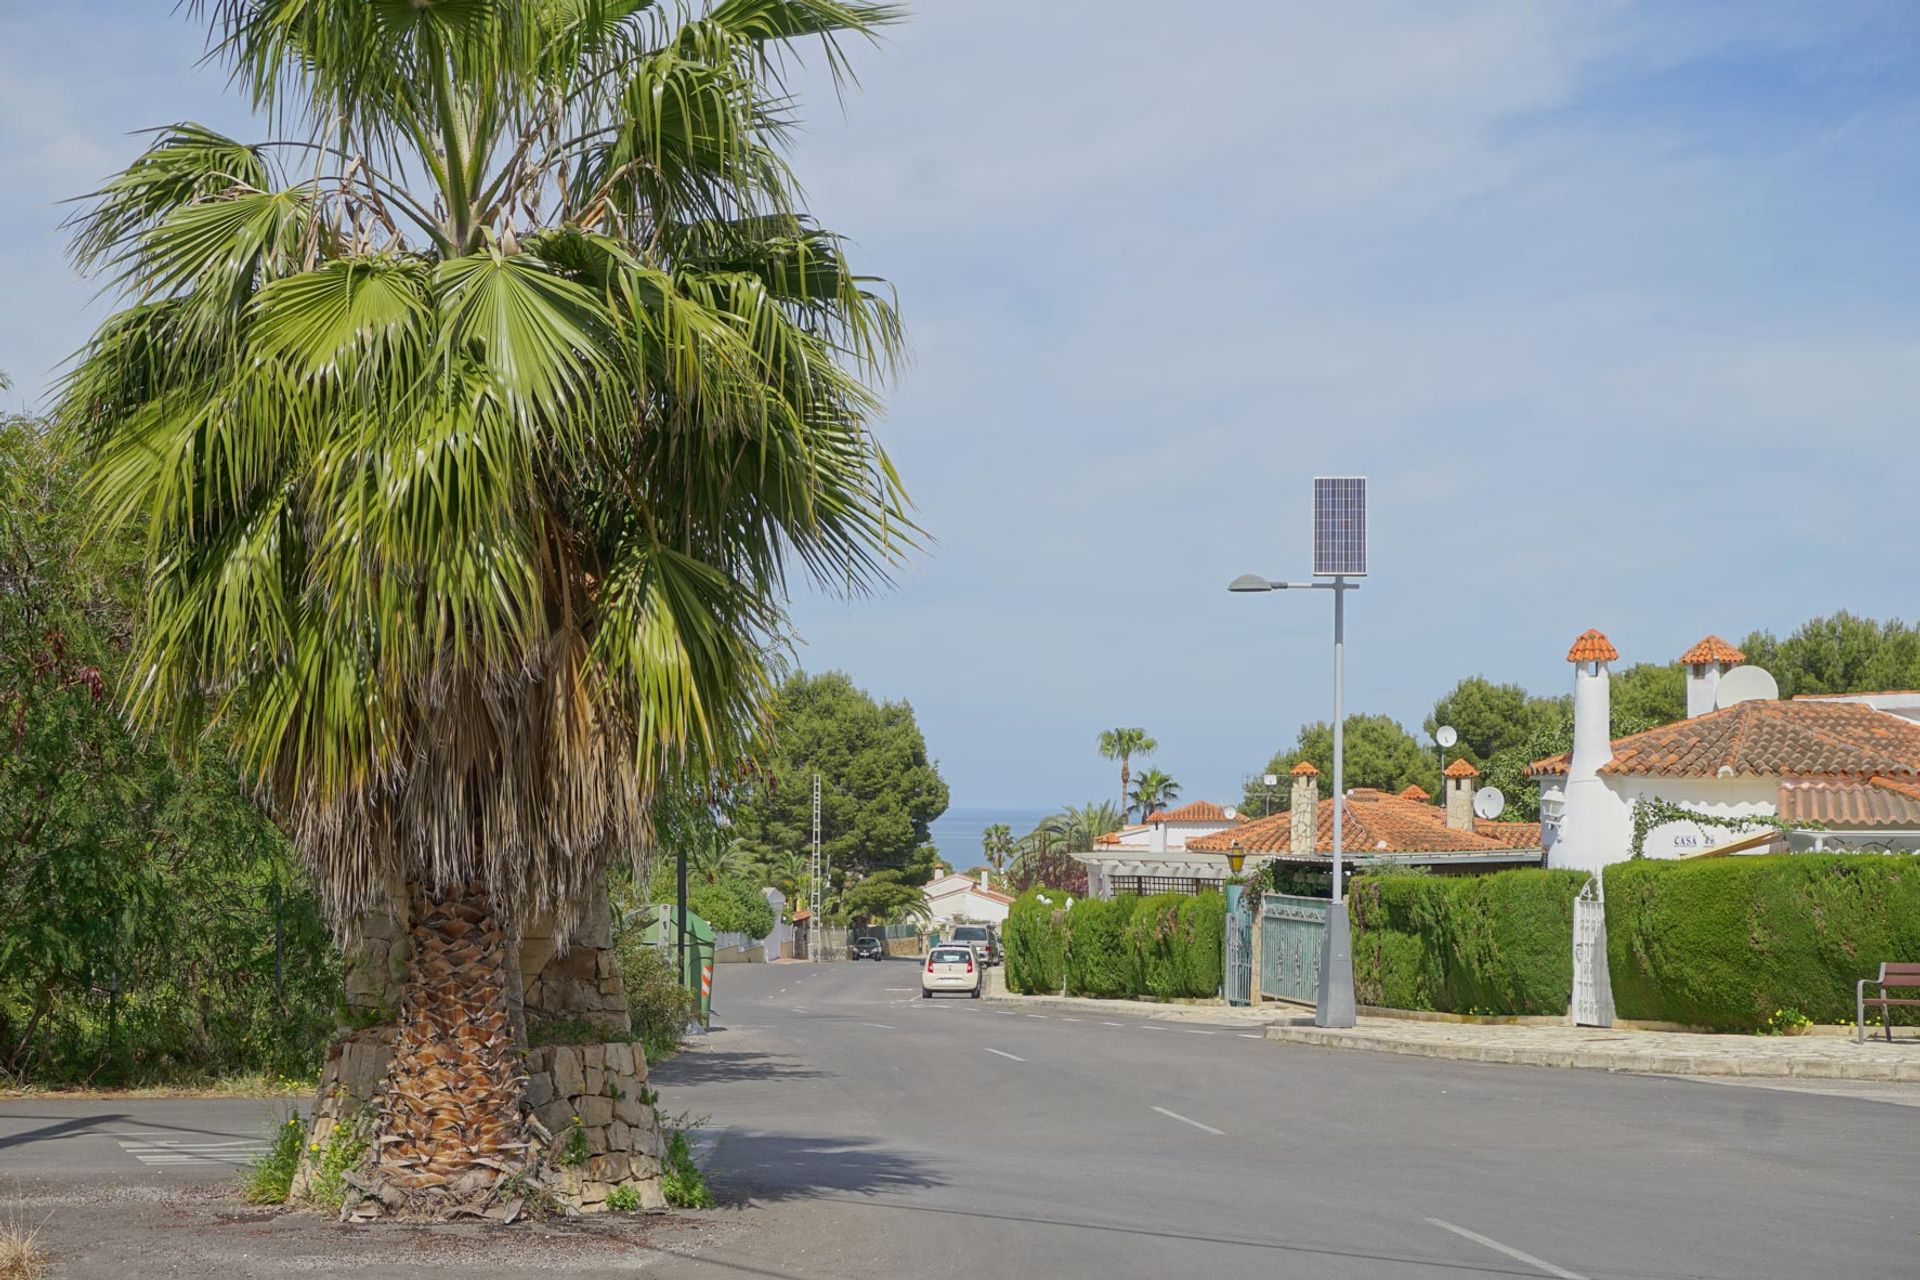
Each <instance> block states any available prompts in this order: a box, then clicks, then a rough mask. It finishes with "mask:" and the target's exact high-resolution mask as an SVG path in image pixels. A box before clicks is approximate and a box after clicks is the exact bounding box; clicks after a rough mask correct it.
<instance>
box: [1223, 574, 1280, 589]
mask: <svg viewBox="0 0 1920 1280" xmlns="http://www.w3.org/2000/svg"><path fill="white" fill-rule="evenodd" d="M1273 587H1274V584H1273V583H1271V582H1269V581H1267V580H1266V579H1265V578H1263V577H1261V576H1260V575H1259V574H1257V573H1243V574H1241V575H1240V576H1239V577H1237V578H1235V579H1234V580H1233V581H1232V582H1229V583H1228V584H1227V590H1229V591H1271V590H1273Z"/></svg>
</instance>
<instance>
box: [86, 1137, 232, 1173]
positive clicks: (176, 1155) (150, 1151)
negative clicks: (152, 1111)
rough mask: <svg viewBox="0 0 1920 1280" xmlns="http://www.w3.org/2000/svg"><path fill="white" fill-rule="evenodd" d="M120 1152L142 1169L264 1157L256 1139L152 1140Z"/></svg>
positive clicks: (123, 1142)
mask: <svg viewBox="0 0 1920 1280" xmlns="http://www.w3.org/2000/svg"><path fill="white" fill-rule="evenodd" d="M120 1148H121V1150H123V1151H125V1152H126V1153H127V1154H128V1155H130V1156H132V1157H133V1158H134V1159H136V1160H138V1161H139V1162H140V1163H141V1164H144V1165H153V1166H165V1165H182V1164H245V1163H246V1162H247V1161H249V1160H252V1159H254V1158H256V1157H258V1156H263V1155H265V1154H266V1153H267V1147H266V1144H265V1143H263V1142H261V1141H260V1140H259V1139H258V1138H236V1139H234V1140H233V1141H231V1142H183V1141H181V1140H179V1139H177V1138H153V1139H150V1140H147V1141H144V1142H128V1141H127V1140H126V1139H124V1138H122V1139H121V1140H120Z"/></svg>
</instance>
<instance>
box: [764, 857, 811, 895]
mask: <svg viewBox="0 0 1920 1280" xmlns="http://www.w3.org/2000/svg"><path fill="white" fill-rule="evenodd" d="M761 870H762V873H763V874H764V875H765V876H766V879H767V883H768V884H770V885H772V886H773V887H774V888H776V889H778V890H779V891H780V892H781V893H782V894H784V895H786V899H787V903H788V905H789V906H798V905H800V903H801V901H802V900H803V899H804V898H805V897H806V896H807V880H808V877H810V876H811V875H812V874H813V863H812V860H811V859H809V858H808V857H807V855H806V854H804V853H795V852H794V851H792V850H791V849H789V850H786V851H785V852H782V853H776V854H774V855H772V856H771V857H769V858H768V859H767V860H766V861H765V862H764V863H762V864H761Z"/></svg>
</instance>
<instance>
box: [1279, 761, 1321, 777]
mask: <svg viewBox="0 0 1920 1280" xmlns="http://www.w3.org/2000/svg"><path fill="white" fill-rule="evenodd" d="M1287 772H1289V773H1291V774H1292V775H1293V776H1294V777H1296V778H1311V777H1315V776H1317V775H1318V774H1319V772H1320V771H1319V770H1318V769H1316V768H1314V767H1313V761H1311V760H1302V761H1301V762H1300V763H1299V764H1297V765H1295V766H1293V768H1291V769H1289V770H1288V771H1287Z"/></svg>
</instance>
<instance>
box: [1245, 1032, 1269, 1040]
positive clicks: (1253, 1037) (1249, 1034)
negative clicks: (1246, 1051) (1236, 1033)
mask: <svg viewBox="0 0 1920 1280" xmlns="http://www.w3.org/2000/svg"><path fill="white" fill-rule="evenodd" d="M1240 1038H1241V1039H1242V1040H1265V1039H1266V1037H1265V1036H1257V1035H1255V1034H1254V1033H1253V1032H1251V1031H1242V1032H1241V1033H1240Z"/></svg>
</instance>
